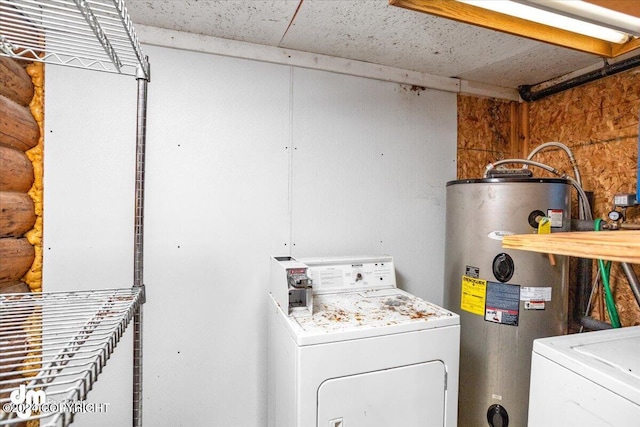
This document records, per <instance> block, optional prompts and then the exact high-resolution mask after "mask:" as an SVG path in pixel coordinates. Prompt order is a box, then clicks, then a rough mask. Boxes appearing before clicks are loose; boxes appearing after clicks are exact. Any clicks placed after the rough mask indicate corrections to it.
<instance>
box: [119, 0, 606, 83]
mask: <svg viewBox="0 0 640 427" xmlns="http://www.w3.org/2000/svg"><path fill="white" fill-rule="evenodd" d="M126 6H127V9H128V11H129V14H130V15H131V19H132V21H133V23H134V26H135V25H136V24H143V25H147V26H151V27H158V28H163V29H168V30H176V31H182V32H188V33H194V34H202V35H207V36H213V37H218V38H223V39H231V40H239V41H243V42H249V43H255V44H259V45H267V46H275V47H280V48H284V49H293V50H298V51H304V52H311V53H315V54H323V55H329V56H334V57H339V58H346V59H352V60H358V61H364V62H370V63H374V64H380V65H386V66H391V67H396V68H402V69H406V70H412V71H418V72H424V73H428V74H433V75H437V76H443V77H456V78H460V79H464V80H469V81H472V82H480V83H486V84H490V85H495V86H501V87H507V88H516V87H518V86H520V85H529V84H536V83H540V82H543V81H546V80H549V79H552V78H555V77H558V76H562V75H565V74H567V73H570V72H573V71H576V70H580V69H582V68H585V67H588V66H593V65H594V64H601V63H602V59H600V58H599V57H597V56H594V55H591V54H586V53H581V52H577V51H573V50H570V49H566V48H560V47H555V46H552V45H548V44H545V43H541V42H537V41H532V40H528V39H525V38H521V37H516V36H511V35H507V34H503V33H499V32H496V31H492V30H486V29H483V28H480V27H475V26H472V25H467V24H463V23H459V22H455V21H452V20H447V19H444V18H439V17H435V16H431V15H426V14H422V13H417V12H413V11H409V10H405V9H401V8H398V7H395V6H390V5H389V4H388V0H211V1H209V0H184V1H176V0H128V1H127V2H126Z"/></svg>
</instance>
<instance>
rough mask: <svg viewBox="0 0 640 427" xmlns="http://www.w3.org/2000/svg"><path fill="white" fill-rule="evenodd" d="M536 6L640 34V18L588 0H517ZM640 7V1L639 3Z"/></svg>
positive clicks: (635, 34) (636, 34)
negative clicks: (587, 0)
mask: <svg viewBox="0 0 640 427" xmlns="http://www.w3.org/2000/svg"><path fill="white" fill-rule="evenodd" d="M515 1H517V2H519V3H525V4H532V5H534V7H538V8H541V9H546V10H548V11H550V12H554V11H555V12H556V13H560V14H563V15H566V16H570V17H573V18H577V19H582V20H585V21H588V22H591V23H592V24H596V25H602V26H605V27H608V28H613V29H615V30H618V31H622V32H624V33H627V34H632V35H634V36H640V18H638V17H637V16H631V15H627V14H625V13H621V12H617V11H615V10H611V9H607V8H606V7H602V6H598V5H596V4H593V3H589V2H586V1H577V0H515ZM637 7H640V3H639V4H638V5H637Z"/></svg>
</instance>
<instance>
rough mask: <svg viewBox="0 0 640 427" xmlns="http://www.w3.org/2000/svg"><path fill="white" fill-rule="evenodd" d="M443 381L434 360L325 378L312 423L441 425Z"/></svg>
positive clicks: (326, 426)
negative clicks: (314, 421)
mask: <svg viewBox="0 0 640 427" xmlns="http://www.w3.org/2000/svg"><path fill="white" fill-rule="evenodd" d="M445 381H446V370H445V366H444V363H442V361H439V360H437V361H431V362H425V363H419V364H416V365H409V366H402V367H399V368H392V369H385V370H382V371H376V372H368V373H364V374H358V375H351V376H347V377H340V378H334V379H330V380H327V381H325V382H323V383H322V384H321V385H320V387H319V388H318V424H317V427H414V426H415V427H432V426H433V427H435V426H438V427H442V426H443V425H444V401H445V393H446V390H445Z"/></svg>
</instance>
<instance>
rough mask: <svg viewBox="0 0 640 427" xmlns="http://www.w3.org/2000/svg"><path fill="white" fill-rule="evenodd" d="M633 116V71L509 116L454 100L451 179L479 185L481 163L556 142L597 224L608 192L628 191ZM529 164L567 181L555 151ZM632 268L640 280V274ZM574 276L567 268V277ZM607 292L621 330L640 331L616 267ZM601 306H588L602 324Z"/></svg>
mask: <svg viewBox="0 0 640 427" xmlns="http://www.w3.org/2000/svg"><path fill="white" fill-rule="evenodd" d="M510 108H511V110H510ZM509 111H510V113H509ZM639 115H640V71H639V70H638V69H634V70H630V71H627V72H625V73H621V74H618V75H615V76H610V77H606V78H603V79H601V80H598V81H596V82H592V83H589V84H586V85H583V86H579V87H576V88H573V89H571V90H567V91H564V92H561V93H559V94H556V95H553V96H550V97H548V98H544V99H542V100H539V101H536V102H532V103H529V104H519V105H518V107H517V112H516V113H514V112H513V104H512V103H509V102H506V101H499V100H493V99H484V98H477V97H471V96H463V95H461V96H459V97H458V179H467V178H479V177H480V176H481V175H482V173H483V172H484V167H485V165H486V164H487V163H489V162H492V161H495V160H498V159H501V158H506V157H510V156H514V157H523V156H525V157H526V155H527V154H528V153H529V152H530V151H531V149H533V148H535V147H536V146H538V145H540V144H542V143H544V142H549V141H557V142H562V143H563V144H565V145H567V146H569V147H570V148H571V150H572V151H573V153H574V155H575V157H576V158H577V161H578V167H579V168H580V172H581V174H582V181H583V187H584V189H585V190H587V191H591V192H593V194H594V198H595V203H594V206H593V212H594V217H596V218H598V217H599V218H603V219H605V218H606V216H607V213H608V212H609V210H610V209H611V205H612V200H613V195H614V194H615V193H635V192H636V189H635V185H636V174H637V172H636V167H637V158H638V157H637V156H638V152H637V141H638V116H639ZM534 160H538V161H541V162H543V163H547V164H550V165H552V166H554V167H556V168H557V169H559V170H561V171H565V172H567V173H568V174H570V175H573V172H572V169H571V166H570V164H569V161H568V158H567V156H566V155H565V154H564V152H563V151H560V150H555V149H552V150H548V151H544V152H542V153H540V154H538V155H537V156H536V157H535V158H534ZM533 170H534V173H535V174H536V175H537V176H548V174H547V173H545V172H544V171H540V170H536V169H533ZM574 198H575V196H574ZM575 212H577V211H576V209H575V202H574V213H575ZM574 216H575V215H574ZM627 218H628V221H629V222H631V223H640V208H638V207H634V208H629V209H628V210H627ZM635 268H636V271H637V272H638V273H640V268H638V266H635ZM575 273H576V272H575V263H572V268H571V273H570V274H571V275H572V276H575ZM594 274H595V271H594ZM612 286H613V289H614V294H615V297H616V304H617V307H618V310H619V312H620V318H621V322H622V324H623V325H624V326H630V325H638V324H640V308H638V305H637V303H636V301H635V298H634V297H633V294H632V293H631V290H630V288H629V286H628V284H627V283H626V280H625V279H624V276H623V275H622V273H621V271H620V268H619V266H617V265H614V268H613V269H612ZM601 307H602V304H601V303H600V302H596V304H595V310H594V313H593V315H594V317H596V318H602V314H601V313H602V309H601Z"/></svg>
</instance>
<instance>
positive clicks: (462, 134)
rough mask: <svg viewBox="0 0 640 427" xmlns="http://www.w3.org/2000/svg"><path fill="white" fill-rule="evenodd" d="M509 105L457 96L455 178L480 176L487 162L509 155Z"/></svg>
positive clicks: (501, 102)
mask: <svg viewBox="0 0 640 427" xmlns="http://www.w3.org/2000/svg"><path fill="white" fill-rule="evenodd" d="M511 104H512V103H511V102H510V101H503V100H497V99H489V98H477V97H473V96H465V95H459V96H458V172H457V176H458V179H477V178H482V175H483V174H484V170H485V166H486V165H487V164H489V163H491V162H495V161H496V160H501V159H506V158H509V157H511V150H512V146H511V142H510V141H511V138H512V135H511Z"/></svg>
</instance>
